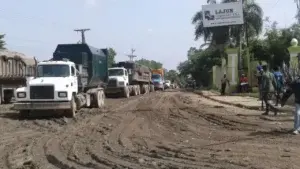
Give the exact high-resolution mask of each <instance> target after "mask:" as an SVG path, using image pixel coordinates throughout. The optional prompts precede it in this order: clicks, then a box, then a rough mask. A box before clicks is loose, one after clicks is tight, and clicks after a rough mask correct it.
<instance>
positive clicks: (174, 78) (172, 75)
mask: <svg viewBox="0 0 300 169" xmlns="http://www.w3.org/2000/svg"><path fill="white" fill-rule="evenodd" d="M165 79H168V80H170V81H171V82H172V83H174V82H179V77H178V73H177V71H176V70H169V71H167V72H166V74H165Z"/></svg>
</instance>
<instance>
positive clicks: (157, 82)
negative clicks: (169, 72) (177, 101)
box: [152, 68, 165, 90]
mask: <svg viewBox="0 0 300 169" xmlns="http://www.w3.org/2000/svg"><path fill="white" fill-rule="evenodd" d="M152 82H153V84H154V89H155V90H164V89H165V87H164V69H163V68H161V69H153V70H152Z"/></svg>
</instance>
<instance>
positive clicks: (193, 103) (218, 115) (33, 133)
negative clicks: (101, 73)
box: [0, 91, 300, 169]
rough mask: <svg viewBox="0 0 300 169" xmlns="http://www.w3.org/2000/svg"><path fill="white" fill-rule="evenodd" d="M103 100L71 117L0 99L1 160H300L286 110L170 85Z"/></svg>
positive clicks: (73, 168) (75, 167) (165, 163)
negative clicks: (101, 105) (22, 112)
mask: <svg viewBox="0 0 300 169" xmlns="http://www.w3.org/2000/svg"><path fill="white" fill-rule="evenodd" d="M106 104H107V106H106V108H105V109H103V110H97V109H92V110H89V109H85V110H82V111H81V112H79V113H78V115H77V117H76V119H67V118H63V117H57V118H47V117H44V118H40V119H36V118H34V117H33V118H31V119H26V120H19V119H18V116H17V114H16V112H13V111H10V110H9V107H10V105H6V106H2V107H1V113H0V134H1V137H0V152H1V153H0V158H1V159H0V168H3V169H6V168H20V169H21V168H22V169H48V168H49V169H81V168H82V169H106V168H129V169H131V168H134V169H142V168H167V169H171V168H172V169H176V168H201V169H205V168H220V169H221V168H222V169H224V168H228V169H241V168H249V169H250V168H251V169H260V168H266V169H270V168H272V169H275V168H283V169H290V168H300V161H299V158H300V154H299V152H300V141H299V140H300V137H298V136H293V135H290V134H289V130H290V128H292V120H291V117H289V116H287V115H280V117H278V118H276V119H272V118H262V117H261V116H260V113H261V112H257V111H250V110H245V109H240V108H236V107H231V106H226V105H222V104H218V103H216V102H212V101H210V100H207V99H204V98H201V97H200V96H198V95H196V94H192V93H184V92H174V91H173V92H157V93H151V94H149V95H147V96H139V97H133V98H130V99H108V100H107V102H106ZM33 116H34V115H33Z"/></svg>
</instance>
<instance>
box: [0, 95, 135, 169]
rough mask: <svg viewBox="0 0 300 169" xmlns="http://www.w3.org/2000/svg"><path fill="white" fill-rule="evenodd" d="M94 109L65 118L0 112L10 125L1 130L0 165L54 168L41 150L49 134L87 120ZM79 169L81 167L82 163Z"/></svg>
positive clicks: (93, 114)
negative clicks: (25, 116)
mask: <svg viewBox="0 0 300 169" xmlns="http://www.w3.org/2000/svg"><path fill="white" fill-rule="evenodd" d="M131 100H132V99H131ZM131 100H129V101H126V102H124V105H123V106H126V104H127V102H130V101H131ZM113 102H114V101H113ZM117 102H119V101H117ZM122 104H123V103H122ZM116 107H118V106H114V107H113V108H112V106H110V107H109V108H107V107H106V108H104V109H111V110H113V109H115V108H116ZM87 110H88V111H89V112H88V115H87V113H86V112H87ZM103 111H106V110H102V111H101V112H102V114H103ZM2 112H3V111H2ZM98 112H99V110H98V109H85V110H83V111H80V112H79V113H78V115H77V118H75V119H67V118H64V117H61V118H47V117H46V118H44V117H42V118H41V117H39V118H38V119H36V118H34V117H30V118H29V119H25V120H19V119H18V114H17V113H15V112H13V111H8V113H4V114H1V117H2V118H3V117H4V118H3V119H2V120H5V122H6V121H7V122H9V123H7V124H10V125H12V126H7V127H11V128H13V127H14V131H12V132H10V133H6V134H5V133H4V134H2V135H1V137H0V151H1V154H0V158H1V161H0V168H40V169H44V168H57V167H56V166H54V165H50V164H51V162H53V160H51V158H50V161H51V162H48V160H47V157H46V156H45V153H43V152H44V150H45V145H49V144H46V143H47V142H48V141H49V139H51V138H52V137H54V136H57V135H59V134H60V133H63V132H64V131H67V130H71V129H72V128H74V127H75V126H77V125H78V126H80V125H83V124H84V123H85V122H88V121H90V120H89V119H90V118H92V117H93V116H97V114H99V113H98ZM100 114H101V113H100ZM8 120H9V121H8ZM9 129H10V128H9ZM46 147H47V146H46ZM48 158H49V157H48ZM87 166H88V167H87V168H91V165H90V164H87ZM95 167H96V166H93V165H92V168H95ZM62 168H64V166H63V167H62ZM80 168H82V166H81V167H80ZM96 168H97V167H96ZM100 168H101V167H100Z"/></svg>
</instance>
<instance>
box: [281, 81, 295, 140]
mask: <svg viewBox="0 0 300 169" xmlns="http://www.w3.org/2000/svg"><path fill="white" fill-rule="evenodd" d="M292 94H294V96H295V105H296V106H295V107H296V110H295V115H294V131H293V133H294V134H295V135H297V134H299V132H300V78H299V77H297V78H296V80H294V81H292V82H291V83H289V84H288V85H287V89H286V91H285V92H284V93H283V96H282V99H281V106H282V107H283V106H284V105H285V103H286V101H287V100H288V98H289V97H290V96H291V95H292Z"/></svg>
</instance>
